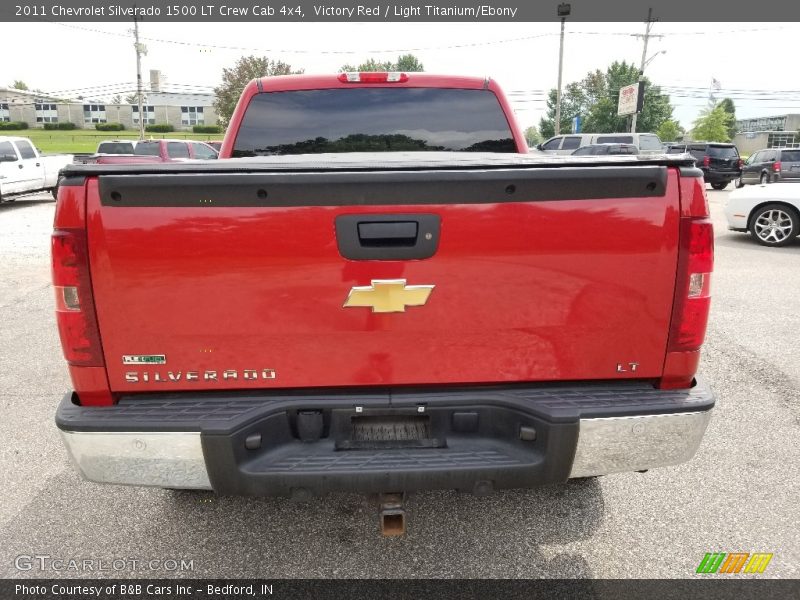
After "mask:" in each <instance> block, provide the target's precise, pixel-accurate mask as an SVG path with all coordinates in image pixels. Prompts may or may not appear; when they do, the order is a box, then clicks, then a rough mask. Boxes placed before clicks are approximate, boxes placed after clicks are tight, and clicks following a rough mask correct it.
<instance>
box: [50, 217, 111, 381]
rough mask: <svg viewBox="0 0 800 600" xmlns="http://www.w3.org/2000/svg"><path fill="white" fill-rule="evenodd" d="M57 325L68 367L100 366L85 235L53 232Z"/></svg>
mask: <svg viewBox="0 0 800 600" xmlns="http://www.w3.org/2000/svg"><path fill="white" fill-rule="evenodd" d="M52 260H53V287H54V289H55V293H56V321H57V322H58V332H59V334H60V336H61V347H62V348H63V350H64V358H66V359H67V362H68V363H69V364H71V365H76V366H82V367H100V366H103V364H104V362H103V352H102V348H101V346H100V334H99V331H98V328H97V316H96V314H95V310H94V299H93V298H92V286H91V280H90V276H89V255H88V246H87V244H86V232H85V231H83V230H82V229H56V230H55V231H54V232H53V237H52Z"/></svg>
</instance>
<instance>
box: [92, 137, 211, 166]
mask: <svg viewBox="0 0 800 600" xmlns="http://www.w3.org/2000/svg"><path fill="white" fill-rule="evenodd" d="M218 155H219V153H218V152H217V151H216V150H214V148H212V147H211V146H209V145H208V144H206V143H205V142H196V141H193V140H170V139H166V140H143V141H138V142H136V144H135V146H134V148H133V153H131V154H95V155H94V156H90V157H88V158H86V159H85V160H81V161H78V162H82V163H84V164H89V163H94V164H100V165H114V164H133V163H157V162H180V161H184V160H191V159H199V160H213V159H216V158H217V156H218Z"/></svg>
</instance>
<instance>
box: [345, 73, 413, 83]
mask: <svg viewBox="0 0 800 600" xmlns="http://www.w3.org/2000/svg"><path fill="white" fill-rule="evenodd" d="M339 81H341V82H342V83H405V82H406V81H408V75H406V74H405V73H399V72H397V71H391V72H388V73H386V72H362V73H355V72H347V73H339Z"/></svg>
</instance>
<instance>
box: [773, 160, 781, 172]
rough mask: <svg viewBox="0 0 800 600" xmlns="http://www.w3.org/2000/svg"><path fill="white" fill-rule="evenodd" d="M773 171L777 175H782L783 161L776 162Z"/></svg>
mask: <svg viewBox="0 0 800 600" xmlns="http://www.w3.org/2000/svg"><path fill="white" fill-rule="evenodd" d="M772 170H773V171H775V172H776V173H780V172H781V161H776V162H775V163H774V164H773V165H772Z"/></svg>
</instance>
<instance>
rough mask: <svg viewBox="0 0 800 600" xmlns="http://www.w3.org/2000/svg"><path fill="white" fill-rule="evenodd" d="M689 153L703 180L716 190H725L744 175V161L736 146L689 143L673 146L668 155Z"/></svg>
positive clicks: (668, 150)
mask: <svg viewBox="0 0 800 600" xmlns="http://www.w3.org/2000/svg"><path fill="white" fill-rule="evenodd" d="M685 152H688V153H689V154H691V155H692V156H694V157H695V159H696V160H697V166H698V167H699V168H700V170H701V171H703V178H704V179H705V180H706V183H710V184H711V187H712V188H714V189H715V190H724V189H725V188H726V187H728V184H729V183H730V182H731V181H734V180H737V179H738V178H739V176H740V175H741V173H742V159H741V157H740V156H739V150H738V149H737V148H736V146H735V145H734V144H726V143H722V142H687V143H681V144H671V145H670V146H669V148H667V154H683V153H685Z"/></svg>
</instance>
